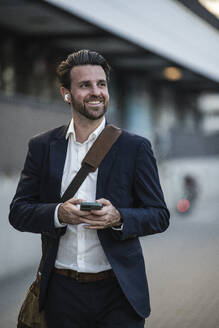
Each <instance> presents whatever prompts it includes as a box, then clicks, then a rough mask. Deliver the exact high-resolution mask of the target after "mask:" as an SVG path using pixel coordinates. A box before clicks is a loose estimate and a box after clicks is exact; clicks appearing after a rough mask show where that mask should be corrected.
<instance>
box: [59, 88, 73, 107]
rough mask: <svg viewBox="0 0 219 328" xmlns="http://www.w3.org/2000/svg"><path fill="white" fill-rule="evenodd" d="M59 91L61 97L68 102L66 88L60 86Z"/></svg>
mask: <svg viewBox="0 0 219 328" xmlns="http://www.w3.org/2000/svg"><path fill="white" fill-rule="evenodd" d="M60 93H61V95H62V98H63V100H64V102H66V103H69V104H70V102H71V95H70V92H69V90H68V89H66V88H65V87H60Z"/></svg>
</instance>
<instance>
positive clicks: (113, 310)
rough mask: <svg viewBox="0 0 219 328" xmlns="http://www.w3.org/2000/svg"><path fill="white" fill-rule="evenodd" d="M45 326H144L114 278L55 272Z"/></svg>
mask: <svg viewBox="0 0 219 328" xmlns="http://www.w3.org/2000/svg"><path fill="white" fill-rule="evenodd" d="M45 316H46V322H47V326H48V328H143V327H144V323H145V319H143V318H141V317H140V316H139V315H137V313H136V312H135V311H134V309H133V308H132V307H131V305H130V304H129V302H128V301H127V299H126V297H125V296H124V294H123V293H122V291H121V288H120V286H119V284H118V282H117V280H116V278H113V277H112V278H109V279H105V280H100V281H96V282H91V283H80V282H78V281H76V280H75V279H72V278H68V277H65V276H62V275H59V274H57V273H54V274H53V276H52V279H51V281H50V284H49V289H48V298H47V302H46V305H45Z"/></svg>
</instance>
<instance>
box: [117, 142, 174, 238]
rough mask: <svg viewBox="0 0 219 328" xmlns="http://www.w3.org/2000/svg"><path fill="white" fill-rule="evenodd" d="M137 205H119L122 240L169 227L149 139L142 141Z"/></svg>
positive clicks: (157, 231)
mask: <svg viewBox="0 0 219 328" xmlns="http://www.w3.org/2000/svg"><path fill="white" fill-rule="evenodd" d="M133 194H134V206H133V208H118V210H119V211H120V213H121V215H122V218H123V230H122V232H119V231H115V232H113V233H114V234H116V237H117V238H118V237H119V239H122V240H125V239H128V238H135V237H139V236H146V235H151V234H155V233H160V232H163V231H165V230H166V229H167V228H168V226H169V217H170V215H169V211H168V209H167V207H166V204H165V201H164V197H163V192H162V189H161V186H160V181H159V176H158V170H157V165H156V160H155V158H154V156H153V152H152V149H151V144H150V142H149V141H148V140H146V139H144V141H143V142H142V143H141V144H140V146H139V149H138V152H137V157H136V166H135V177H134V185H133Z"/></svg>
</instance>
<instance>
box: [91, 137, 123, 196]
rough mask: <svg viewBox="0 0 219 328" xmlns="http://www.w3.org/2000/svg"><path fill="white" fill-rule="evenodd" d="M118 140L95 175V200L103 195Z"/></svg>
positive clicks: (117, 146)
mask: <svg viewBox="0 0 219 328" xmlns="http://www.w3.org/2000/svg"><path fill="white" fill-rule="evenodd" d="M119 139H120V137H119V138H118V139H117V141H116V142H115V144H114V145H113V146H112V148H111V149H110V151H109V152H108V154H107V155H106V156H105V158H104V159H103V160H102V162H101V164H100V166H99V170H98V175H97V190H96V199H99V198H102V197H103V195H104V193H105V187H106V186H107V184H108V178H109V176H110V171H111V169H112V166H113V163H114V161H115V158H116V155H117V153H118V149H119Z"/></svg>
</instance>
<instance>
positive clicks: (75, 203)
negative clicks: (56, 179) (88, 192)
mask: <svg viewBox="0 0 219 328" xmlns="http://www.w3.org/2000/svg"><path fill="white" fill-rule="evenodd" d="M67 202H68V203H70V204H73V205H77V204H80V203H82V202H84V200H83V199H78V198H70V199H69V200H68V201H67Z"/></svg>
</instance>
